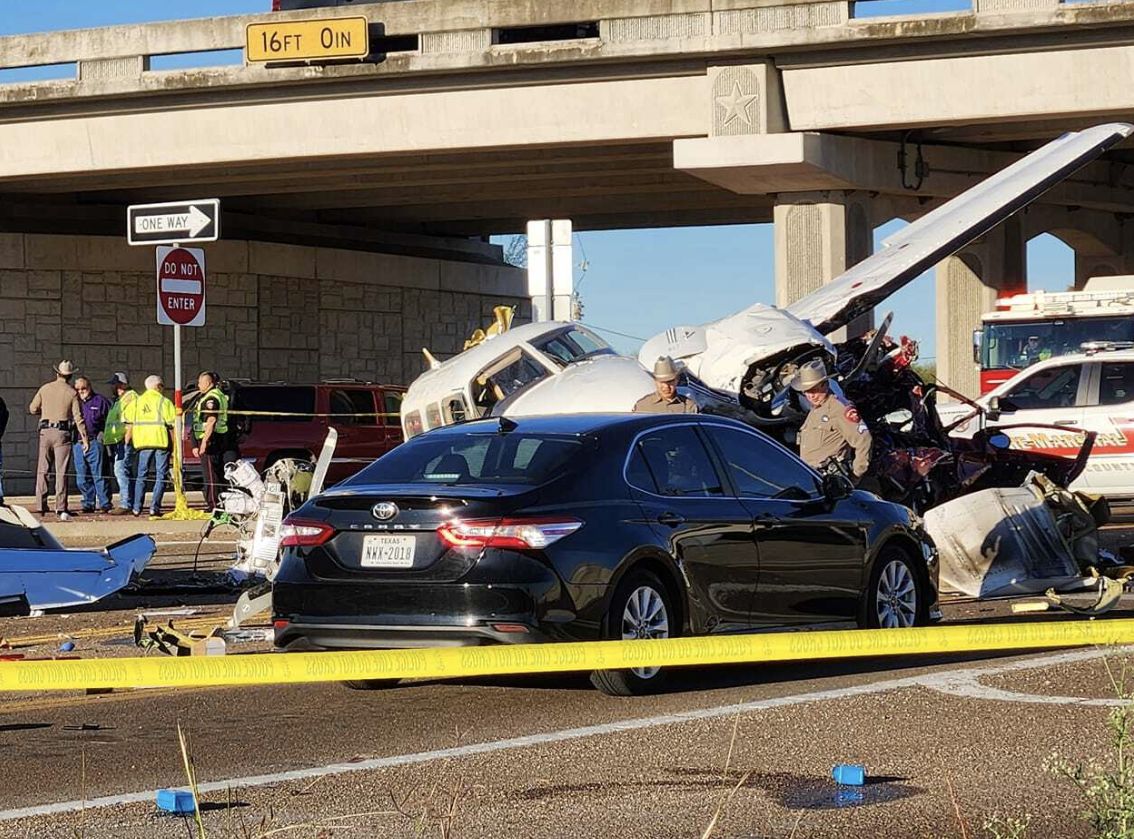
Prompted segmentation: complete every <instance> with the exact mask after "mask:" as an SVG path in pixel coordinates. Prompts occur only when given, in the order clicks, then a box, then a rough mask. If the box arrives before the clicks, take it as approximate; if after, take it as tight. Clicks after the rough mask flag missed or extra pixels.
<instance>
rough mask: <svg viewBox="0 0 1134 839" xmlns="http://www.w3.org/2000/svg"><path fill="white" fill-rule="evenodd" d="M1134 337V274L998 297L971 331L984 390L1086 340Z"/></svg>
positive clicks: (1127, 340) (1078, 349)
mask: <svg viewBox="0 0 1134 839" xmlns="http://www.w3.org/2000/svg"><path fill="white" fill-rule="evenodd" d="M1131 342H1134V275H1123V276H1117V277H1092V278H1091V279H1089V280H1087V282H1086V284H1085V285H1084V287H1083V290H1082V291H1063V292H1045V291H1037V292H1033V293H1030V294H1014V295H1012V296H1011V297H1002V298H1000V299H999V300H997V301H996V311H994V312H988V313H987V314H985V315H984V316H983V317H982V318H981V328H980V329H978V330H976V331H975V332H973V358H974V360H975V361H976V362H977V363H978V364H979V365H980V392H981V393H982V394H985V393H988V392H989V391H990V390H992V389H993V388H995V387H996V386H997V385H999V384H1001V383H1003V382H1006V381H1008V379H1010V378H1012V377H1013V376H1015V375H1016V373H1018V372H1019V371H1020V370H1023V369H1024V368H1025V367H1029V366H1030V365H1032V364H1035V363H1036V362H1037V361H1044V360H1046V359H1049V358H1055V357H1056V356H1061V355H1069V354H1071V353H1079V352H1083V351H1084V349H1085V347H1084V345H1088V344H1105V345H1107V346H1116V345H1124V344H1129V343H1131Z"/></svg>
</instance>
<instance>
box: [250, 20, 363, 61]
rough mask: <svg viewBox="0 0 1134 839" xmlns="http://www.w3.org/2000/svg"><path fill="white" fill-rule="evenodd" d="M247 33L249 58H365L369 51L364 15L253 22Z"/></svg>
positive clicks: (289, 59) (278, 59)
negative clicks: (278, 21)
mask: <svg viewBox="0 0 1134 839" xmlns="http://www.w3.org/2000/svg"><path fill="white" fill-rule="evenodd" d="M245 36H246V43H245V55H246V56H247V58H248V60H249V61H250V62H257V61H318V60H320V59H331V58H363V57H365V56H366V55H368V54H369V53H370V38H369V29H368V28H367V25H366V18H364V17H339V18H330V19H328V20H293V21H287V22H281V23H276V22H275V21H273V22H271V23H250V24H248V28H247V29H246V30H245Z"/></svg>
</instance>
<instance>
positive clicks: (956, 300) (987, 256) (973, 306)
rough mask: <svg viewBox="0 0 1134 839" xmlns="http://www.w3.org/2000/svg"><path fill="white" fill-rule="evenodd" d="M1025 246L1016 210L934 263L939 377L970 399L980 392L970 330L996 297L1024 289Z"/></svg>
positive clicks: (976, 324)
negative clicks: (999, 223)
mask: <svg viewBox="0 0 1134 839" xmlns="http://www.w3.org/2000/svg"><path fill="white" fill-rule="evenodd" d="M1025 245H1026V240H1025V238H1024V232H1023V228H1022V225H1021V221H1020V217H1019V216H1018V215H1017V216H1013V217H1012V218H1009V219H1008V220H1007V221H1005V222H1004V223H1003V224H1001V225H999V226H998V227H996V228H995V229H994V230H992V231H991V232H989V233H988V234H987V235H985V236H983V237H981V238H980V239H978V240H977V241H976V242H973V243H972V244H971V245H969V246H968V247H967V248H965V249H964V250H961V251H959V252H958V253H956V254H954V255H953V256H951V257H949V258H948V259H946V260H945V261H944V262H941V263H939V264H938V266H937V377H938V379H940V380H941V382H942V383H943V384H946V385H948V386H949V387H951V388H953V389H954V390H957V391H960V392H961V393H963V394H964V395H965V396H968V397H970V398H972V397H976V396H978V395H980V374H979V371H978V367H977V365H976V363H975V362H974V361H973V341H972V334H973V330H974V329H978V328H979V327H980V317H981V315H982V314H984V313H985V312H988V311H991V310H992V309H993V308H994V307H995V303H996V298H997V297H1000V296H1002V295H1004V294H1010V293H1013V292H1017V291H1025V290H1026V289H1027V287H1028V283H1027V256H1026V252H1025Z"/></svg>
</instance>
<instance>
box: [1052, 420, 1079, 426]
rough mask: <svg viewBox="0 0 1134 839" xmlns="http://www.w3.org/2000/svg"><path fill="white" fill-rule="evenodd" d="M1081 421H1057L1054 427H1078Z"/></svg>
mask: <svg viewBox="0 0 1134 839" xmlns="http://www.w3.org/2000/svg"><path fill="white" fill-rule="evenodd" d="M1078 424H1079V420H1056V421H1055V422H1053V423H1052V425H1078Z"/></svg>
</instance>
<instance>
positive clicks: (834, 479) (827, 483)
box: [823, 473, 854, 501]
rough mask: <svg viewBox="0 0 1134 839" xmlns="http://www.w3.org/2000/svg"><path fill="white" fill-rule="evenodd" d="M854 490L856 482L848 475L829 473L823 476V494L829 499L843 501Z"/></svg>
mask: <svg viewBox="0 0 1134 839" xmlns="http://www.w3.org/2000/svg"><path fill="white" fill-rule="evenodd" d="M852 492H854V484H852V483H851V482H850V481H849V480H848V479H847V477H846V475H839V474H837V473H827V474H826V475H824V476H823V496H824V497H825V498H826V499H827V500H828V501H841V500H842V499H844V498H848V497H849V496H850V494H851V493H852Z"/></svg>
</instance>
